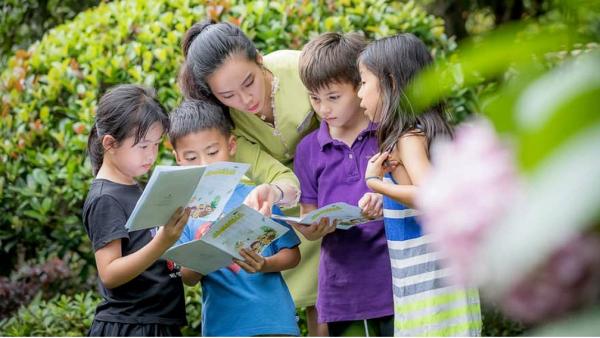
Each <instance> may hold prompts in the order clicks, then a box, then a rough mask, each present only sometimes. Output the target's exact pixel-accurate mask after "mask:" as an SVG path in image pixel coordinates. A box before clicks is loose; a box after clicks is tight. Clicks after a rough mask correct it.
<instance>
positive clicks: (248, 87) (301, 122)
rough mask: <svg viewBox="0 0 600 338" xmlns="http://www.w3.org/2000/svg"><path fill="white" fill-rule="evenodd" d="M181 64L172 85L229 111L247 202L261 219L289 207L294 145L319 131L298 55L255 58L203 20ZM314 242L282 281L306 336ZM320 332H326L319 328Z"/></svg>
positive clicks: (294, 185) (295, 193) (246, 43)
mask: <svg viewBox="0 0 600 338" xmlns="http://www.w3.org/2000/svg"><path fill="white" fill-rule="evenodd" d="M183 54H184V56H185V61H184V63H183V65H182V68H181V72H180V75H179V85H180V87H181V90H182V92H183V94H184V96H185V97H186V98H191V99H207V100H213V101H217V102H220V103H221V104H223V105H225V106H227V107H229V113H230V118H231V119H232V121H233V123H234V125H235V129H234V134H235V135H236V136H237V141H238V146H237V147H238V148H237V149H238V151H237V153H236V156H235V161H239V162H245V163H249V164H251V168H250V170H249V172H248V175H249V176H250V178H251V179H253V180H254V181H256V182H257V183H266V184H261V185H260V186H259V187H257V189H255V192H254V194H253V195H251V196H249V197H248V199H247V200H246V201H247V202H248V204H250V206H253V207H256V208H258V209H259V210H261V211H262V212H264V213H265V214H268V213H269V212H270V210H271V207H272V205H273V204H278V205H281V206H284V207H286V206H287V207H292V206H295V205H296V204H297V201H298V198H299V183H298V179H297V178H296V176H295V175H294V173H293V172H292V169H291V168H292V164H293V159H294V153H295V150H296V145H297V144H298V142H299V141H300V140H301V139H302V137H304V135H306V134H308V133H309V132H311V131H312V130H314V129H316V128H317V126H318V121H317V119H316V117H315V115H314V113H313V112H312V110H311V107H310V103H309V100H308V95H307V94H306V89H305V88H304V86H303V84H302V82H301V81H300V77H299V73H298V58H299V56H300V52H299V51H291V50H282V51H277V52H274V53H271V54H269V55H266V56H265V57H262V55H260V54H259V53H258V51H257V50H256V47H255V46H254V44H253V43H252V41H251V40H250V39H249V38H248V37H247V36H246V35H245V34H244V33H243V32H242V30H241V29H240V28H239V27H237V26H234V25H232V24H230V23H212V22H208V21H206V22H202V23H198V24H195V25H194V26H192V27H191V28H190V29H189V30H188V31H187V32H186V34H185V37H184V40H183ZM319 246H320V242H303V243H302V245H301V246H300V250H301V254H302V262H301V264H300V265H299V266H298V267H297V268H296V269H293V270H290V271H289V272H287V273H286V274H284V277H285V279H286V282H287V284H288V286H289V288H290V291H291V293H292V296H293V298H294V302H295V303H296V306H297V307H307V312H308V313H307V315H308V316H309V317H311V318H310V319H309V320H308V321H309V330H310V331H311V332H310V333H311V334H314V335H316V334H319V335H324V334H326V331H325V332H323V331H320V332H317V331H316V313H315V311H314V304H315V300H316V290H317V278H316V277H317V266H318V256H319V251H318V248H319ZM325 328H326V327H325Z"/></svg>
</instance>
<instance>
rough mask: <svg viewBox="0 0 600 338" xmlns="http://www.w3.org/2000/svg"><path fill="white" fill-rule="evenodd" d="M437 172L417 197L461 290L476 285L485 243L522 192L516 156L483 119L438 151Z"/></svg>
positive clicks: (434, 159)
mask: <svg viewBox="0 0 600 338" xmlns="http://www.w3.org/2000/svg"><path fill="white" fill-rule="evenodd" d="M432 162H433V167H432V169H431V172H430V174H429V175H428V177H427V179H426V180H425V181H424V183H423V185H422V186H421V187H420V189H419V192H418V195H417V196H416V201H415V203H416V206H417V208H418V209H419V210H420V211H421V213H422V216H421V221H422V224H423V227H424V229H425V231H426V232H428V233H431V234H432V235H433V236H434V237H435V238H436V239H437V245H438V248H439V249H440V250H441V253H442V255H443V256H444V257H446V258H447V264H448V265H449V267H450V268H452V269H453V270H454V271H453V275H452V277H453V279H454V281H455V282H457V283H460V284H470V282H473V280H472V278H471V277H472V274H473V271H471V262H472V261H473V258H474V255H477V251H478V247H479V245H480V244H481V239H482V237H483V236H484V235H485V233H486V232H487V230H488V229H489V228H490V227H491V226H492V225H493V224H494V222H495V221H497V220H498V219H499V218H501V217H502V216H503V215H504V213H505V212H506V210H507V209H508V208H509V207H510V205H511V204H512V203H513V201H514V197H515V196H516V195H517V193H518V191H519V186H520V184H519V178H518V175H517V169H516V165H515V161H514V158H513V154H512V152H511V150H510V149H509V148H508V147H507V146H506V145H505V144H503V143H502V142H501V141H500V140H499V139H498V137H497V136H496V134H495V131H494V129H493V127H492V126H491V124H490V123H488V122H487V120H484V119H482V118H479V119H476V120H473V121H471V122H470V123H465V124H463V125H461V126H459V127H458V128H457V130H456V136H455V138H454V140H452V141H449V140H445V141H441V142H439V143H436V144H434V146H433V147H432Z"/></svg>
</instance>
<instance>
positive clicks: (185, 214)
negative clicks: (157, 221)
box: [157, 207, 190, 246]
mask: <svg viewBox="0 0 600 338" xmlns="http://www.w3.org/2000/svg"><path fill="white" fill-rule="evenodd" d="M189 217H190V208H182V207H179V208H177V210H175V212H174V213H173V215H172V216H171V218H170V219H169V221H168V222H167V224H165V225H164V226H162V227H161V228H160V230H159V232H158V235H157V237H159V236H160V238H161V239H164V241H166V242H167V243H169V246H171V245H172V244H173V243H175V242H176V241H177V240H178V239H179V236H181V232H182V231H183V228H184V227H185V225H186V223H187V221H188V218H189Z"/></svg>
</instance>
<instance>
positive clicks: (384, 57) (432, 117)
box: [359, 33, 453, 151]
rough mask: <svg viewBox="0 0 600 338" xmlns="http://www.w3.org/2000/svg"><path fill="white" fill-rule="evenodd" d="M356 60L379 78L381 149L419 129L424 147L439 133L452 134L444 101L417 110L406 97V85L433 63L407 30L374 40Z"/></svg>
mask: <svg viewBox="0 0 600 338" xmlns="http://www.w3.org/2000/svg"><path fill="white" fill-rule="evenodd" d="M359 63H361V64H362V65H363V66H364V67H366V68H367V69H368V70H369V71H370V72H371V73H373V74H374V75H375V76H377V78H378V79H379V88H380V91H381V98H380V108H379V109H378V112H377V114H378V115H380V116H381V122H380V124H379V127H378V131H377V139H378V141H379V146H380V151H385V150H388V149H389V148H390V147H391V146H393V145H394V144H395V143H396V142H397V141H398V139H399V138H400V137H402V136H404V135H406V134H409V133H414V132H417V133H419V132H420V133H422V134H424V135H425V137H426V138H427V149H428V151H429V146H431V142H432V140H434V139H435V138H437V137H439V136H444V137H452V134H453V133H452V127H451V126H450V124H449V123H448V119H447V116H446V112H445V109H444V105H443V104H442V103H439V104H437V105H435V106H432V107H429V108H428V109H427V110H425V111H424V112H422V113H420V114H419V113H417V112H415V111H414V110H413V109H412V106H411V104H410V102H409V100H408V98H407V97H406V94H405V89H406V88H407V86H408V85H409V84H410V83H411V81H412V80H413V79H414V78H415V76H416V75H417V73H419V72H420V71H421V70H422V69H423V68H425V67H427V66H429V65H430V64H432V63H433V58H432V57H431V54H430V53H429V50H428V49H427V47H426V46H425V44H424V43H423V42H422V41H421V40H420V39H419V38H417V37H416V36H414V35H413V34H410V33H404V34H398V35H394V36H391V37H386V38H383V39H380V40H376V41H374V42H373V43H371V44H370V45H369V46H368V47H367V48H366V49H365V50H364V51H363V52H362V53H361V55H360V57H359Z"/></svg>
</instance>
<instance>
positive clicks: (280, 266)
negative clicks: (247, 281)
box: [261, 247, 300, 272]
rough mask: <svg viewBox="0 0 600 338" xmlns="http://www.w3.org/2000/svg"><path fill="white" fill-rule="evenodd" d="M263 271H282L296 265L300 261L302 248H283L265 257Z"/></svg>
mask: <svg viewBox="0 0 600 338" xmlns="http://www.w3.org/2000/svg"><path fill="white" fill-rule="evenodd" d="M265 259H266V261H265V265H264V266H263V268H262V269H261V272H280V271H284V270H288V269H291V268H294V267H296V265H298V263H300V249H298V247H295V248H292V249H281V250H280V251H279V252H278V253H276V254H275V255H273V256H270V257H265Z"/></svg>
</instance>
